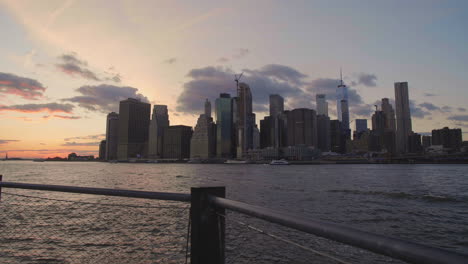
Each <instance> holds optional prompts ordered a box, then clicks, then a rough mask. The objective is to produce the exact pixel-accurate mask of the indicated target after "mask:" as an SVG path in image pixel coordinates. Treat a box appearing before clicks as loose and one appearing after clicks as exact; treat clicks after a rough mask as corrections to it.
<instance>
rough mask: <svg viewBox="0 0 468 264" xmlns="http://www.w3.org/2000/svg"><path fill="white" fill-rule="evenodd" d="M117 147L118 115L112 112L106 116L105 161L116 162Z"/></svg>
mask: <svg viewBox="0 0 468 264" xmlns="http://www.w3.org/2000/svg"><path fill="white" fill-rule="evenodd" d="M118 146H119V114H117V113H115V112H112V113H109V114H108V115H107V122H106V153H105V160H117V149H118Z"/></svg>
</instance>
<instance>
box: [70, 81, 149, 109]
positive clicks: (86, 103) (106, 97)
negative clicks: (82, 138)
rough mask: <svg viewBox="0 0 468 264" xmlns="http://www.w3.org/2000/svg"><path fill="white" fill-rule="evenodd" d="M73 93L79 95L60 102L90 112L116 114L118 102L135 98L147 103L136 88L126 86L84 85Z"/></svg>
mask: <svg viewBox="0 0 468 264" xmlns="http://www.w3.org/2000/svg"><path fill="white" fill-rule="evenodd" d="M75 91H77V92H78V93H80V94H81V95H80V96H74V97H71V98H66V99H62V100H63V101H68V102H73V103H77V104H78V105H79V106H80V107H83V108H85V109H87V110H90V111H98V112H103V113H108V112H118V110H119V102H120V101H122V100H125V99H128V98H137V99H140V100H141V101H143V102H149V100H148V98H147V97H146V96H144V95H142V94H141V93H138V89H137V88H133V87H128V86H114V85H110V84H101V85H97V86H93V85H86V86H81V87H80V88H78V89H76V90H75Z"/></svg>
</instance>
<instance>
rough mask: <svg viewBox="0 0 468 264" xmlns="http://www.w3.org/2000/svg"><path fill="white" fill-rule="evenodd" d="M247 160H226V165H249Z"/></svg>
mask: <svg viewBox="0 0 468 264" xmlns="http://www.w3.org/2000/svg"><path fill="white" fill-rule="evenodd" d="M247 163H248V162H247V161H246V160H226V161H225V162H224V164H247Z"/></svg>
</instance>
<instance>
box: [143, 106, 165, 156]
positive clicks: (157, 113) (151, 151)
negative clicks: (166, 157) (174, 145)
mask: <svg viewBox="0 0 468 264" xmlns="http://www.w3.org/2000/svg"><path fill="white" fill-rule="evenodd" d="M168 126H169V114H168V111H167V105H154V106H153V116H152V119H151V122H150V128H149V143H148V157H149V158H151V159H155V158H161V157H162V152H163V150H162V149H163V137H164V128H166V127H168Z"/></svg>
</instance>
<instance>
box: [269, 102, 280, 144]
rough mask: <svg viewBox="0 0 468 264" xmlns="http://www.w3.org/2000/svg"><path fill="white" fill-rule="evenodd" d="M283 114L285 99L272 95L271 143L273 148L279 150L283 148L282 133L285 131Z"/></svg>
mask: <svg viewBox="0 0 468 264" xmlns="http://www.w3.org/2000/svg"><path fill="white" fill-rule="evenodd" d="M283 112H284V99H283V97H281V96H279V95H277V94H272V95H270V117H271V119H270V122H271V124H270V140H271V141H270V142H271V145H269V146H272V147H275V148H279V147H280V146H282V142H281V141H282V140H281V137H282V131H283V130H284V129H283V119H284V118H283V116H282V115H283Z"/></svg>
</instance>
